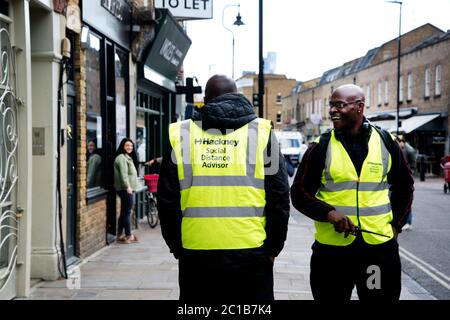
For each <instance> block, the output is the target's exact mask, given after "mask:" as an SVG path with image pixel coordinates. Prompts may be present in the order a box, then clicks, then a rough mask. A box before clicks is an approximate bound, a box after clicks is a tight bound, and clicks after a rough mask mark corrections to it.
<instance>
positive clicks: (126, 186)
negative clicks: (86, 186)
mask: <svg viewBox="0 0 450 320" xmlns="http://www.w3.org/2000/svg"><path fill="white" fill-rule="evenodd" d="M137 168H138V159H137V155H136V151H135V149H134V143H133V141H132V140H131V139H128V138H123V139H122V141H121V142H120V145H119V147H118V148H117V152H116V158H115V160H114V188H115V189H116V191H117V194H118V196H119V197H120V217H119V225H118V230H117V231H118V232H117V241H119V242H122V243H131V242H137V241H138V239H137V237H136V236H135V235H133V234H131V210H132V208H133V205H134V193H135V191H136V189H137V188H138V177H137ZM124 231H125V234H124Z"/></svg>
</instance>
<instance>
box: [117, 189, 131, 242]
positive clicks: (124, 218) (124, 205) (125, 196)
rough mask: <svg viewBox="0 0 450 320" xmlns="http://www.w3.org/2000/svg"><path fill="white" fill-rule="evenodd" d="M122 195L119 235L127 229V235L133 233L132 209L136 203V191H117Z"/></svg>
mask: <svg viewBox="0 0 450 320" xmlns="http://www.w3.org/2000/svg"><path fill="white" fill-rule="evenodd" d="M117 194H118V195H119V197H120V216H119V223H118V227H117V235H118V236H120V235H122V234H123V232H124V230H125V235H126V236H127V237H128V236H130V235H131V210H132V209H133V205H134V192H133V193H132V194H129V193H128V192H127V191H126V190H120V191H117Z"/></svg>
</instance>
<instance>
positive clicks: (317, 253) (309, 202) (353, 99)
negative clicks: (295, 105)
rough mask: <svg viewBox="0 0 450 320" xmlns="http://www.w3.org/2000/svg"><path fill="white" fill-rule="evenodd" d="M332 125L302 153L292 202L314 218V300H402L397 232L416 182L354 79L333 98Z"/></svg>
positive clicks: (331, 103) (331, 102)
mask: <svg viewBox="0 0 450 320" xmlns="http://www.w3.org/2000/svg"><path fill="white" fill-rule="evenodd" d="M329 104H330V109H329V114H330V116H331V120H332V121H333V126H334V129H333V130H332V131H330V132H327V133H324V134H322V135H321V136H320V137H319V139H317V141H316V143H312V144H311V146H310V147H309V148H308V150H307V152H306V153H305V155H304V156H303V159H302V162H301V164H300V167H299V170H298V172H297V174H296V177H295V180H294V183H293V185H292V187H291V199H292V203H293V205H294V207H295V208H297V209H298V210H299V211H300V212H302V213H303V214H305V215H306V216H308V217H310V218H312V219H314V220H315V227H316V233H315V240H316V241H315V242H314V244H313V247H312V249H313V254H312V257H311V274H310V284H311V289H312V293H313V296H314V299H315V300H349V299H350V297H351V293H352V290H353V287H354V286H355V285H356V288H357V292H358V297H359V299H360V300H371V299H386V300H398V299H399V297H400V291H401V264H400V258H399V253H398V243H397V234H398V232H401V228H402V226H403V225H404V224H405V220H406V216H407V213H408V211H409V208H410V207H411V203H412V197H413V191H414V186H413V185H414V180H413V179H412V176H411V173H410V171H409V169H408V167H407V165H406V163H405V160H404V158H403V155H402V153H401V150H400V149H399V148H398V145H397V144H396V143H395V142H394V140H393V139H392V136H391V135H390V134H389V133H388V132H386V131H383V130H382V129H380V128H378V127H375V126H373V125H372V124H370V123H369V122H368V120H367V119H366V118H365V117H364V116H363V112H364V106H365V97H364V92H363V90H362V89H361V88H360V87H358V86H356V85H353V84H350V85H343V86H340V87H339V88H337V89H336V90H335V91H334V92H333V93H332V95H331V98H330V102H329Z"/></svg>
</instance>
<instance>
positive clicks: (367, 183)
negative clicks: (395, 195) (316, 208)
mask: <svg viewBox="0 0 450 320" xmlns="http://www.w3.org/2000/svg"><path fill="white" fill-rule="evenodd" d="M368 147H369V151H368V154H367V157H366V159H365V160H364V163H363V165H362V168H361V173H360V176H359V178H358V174H357V173H356V169H355V167H354V165H353V162H352V160H351V159H350V157H349V155H348V154H347V151H346V150H345V148H344V146H343V145H342V144H341V143H340V142H339V141H338V140H337V139H336V137H335V135H334V130H333V131H332V132H331V137H330V141H329V143H328V149H327V153H326V160H325V167H324V170H323V172H322V181H321V186H320V188H319V190H318V192H317V194H316V197H317V198H318V199H319V200H322V201H324V202H326V203H328V204H330V205H332V206H333V207H335V208H336V211H337V212H339V213H343V214H345V215H346V216H348V217H349V218H350V219H351V220H352V222H353V224H354V225H359V226H360V227H361V229H365V230H369V231H373V232H376V233H379V234H383V235H387V236H389V237H390V238H392V237H393V231H392V227H391V224H390V222H391V221H392V210H391V204H390V200H389V184H388V182H387V174H388V172H389V170H390V169H391V162H392V160H391V156H390V154H389V151H388V149H387V148H386V146H385V144H384V143H383V141H382V139H381V136H380V134H379V133H378V132H377V131H376V130H372V134H371V136H370V139H369V145H368ZM315 226H316V234H315V238H316V240H317V241H318V242H320V243H323V244H328V245H335V246H346V245H349V244H351V243H352V242H353V241H354V240H355V238H356V237H355V236H353V235H349V236H348V237H347V238H344V233H338V232H336V231H335V230H334V226H333V225H332V224H331V223H329V222H318V221H316V222H315ZM362 236H363V239H364V241H365V242H366V243H368V244H381V243H384V242H386V241H388V240H390V238H387V237H381V236H379V235H374V234H371V233H366V232H363V233H362Z"/></svg>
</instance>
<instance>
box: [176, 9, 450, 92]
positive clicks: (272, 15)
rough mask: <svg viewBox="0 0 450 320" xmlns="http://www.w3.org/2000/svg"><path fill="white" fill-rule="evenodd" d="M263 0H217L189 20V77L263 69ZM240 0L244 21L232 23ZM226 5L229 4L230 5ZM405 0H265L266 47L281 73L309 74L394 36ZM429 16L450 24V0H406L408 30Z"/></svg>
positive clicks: (404, 27)
mask: <svg viewBox="0 0 450 320" xmlns="http://www.w3.org/2000/svg"><path fill="white" fill-rule="evenodd" d="M258 3H259V2H258V0H240V1H239V0H213V19H208V20H190V21H187V22H185V28H186V32H187V34H188V36H189V38H190V39H191V40H192V45H191V47H190V49H189V51H188V53H187V55H186V57H185V60H184V75H185V77H193V76H195V77H196V78H197V79H198V81H199V84H200V85H202V86H204V84H205V83H206V81H207V80H208V78H209V77H210V76H212V75H214V74H216V73H220V74H225V75H228V76H230V77H231V75H232V39H233V35H232V33H231V32H230V31H228V30H226V29H225V28H224V27H223V25H222V17H223V21H224V24H225V26H226V27H227V28H229V29H231V30H232V32H233V34H234V38H235V46H234V49H235V50H234V51H235V62H234V68H235V69H234V70H235V72H234V75H235V79H237V78H239V77H240V76H241V75H242V71H254V72H256V73H257V72H258V57H259V51H258V48H259V43H258V32H259V31H258V19H259V12H258V8H259V5H258ZM233 4H234V5H236V4H240V13H241V16H242V21H243V22H244V23H245V25H243V26H239V27H238V26H234V25H233V22H234V21H235V20H236V15H237V12H238V7H237V6H229V7H226V6H227V5H233ZM224 7H226V8H225V9H224ZM399 8H400V5H398V4H394V3H386V2H385V1H384V0H308V1H305V0H264V7H263V11H264V19H263V21H264V27H263V35H264V40H263V54H264V57H266V56H267V52H269V51H272V52H276V55H277V60H276V69H275V72H276V73H277V74H285V75H286V76H287V77H288V78H291V79H296V80H298V81H307V80H311V79H314V78H316V77H320V76H321V75H322V74H323V72H324V71H327V70H329V69H332V68H335V67H338V66H340V65H342V64H343V63H345V62H347V61H350V60H353V59H356V58H358V57H361V56H364V55H365V54H366V53H367V51H368V50H370V49H373V48H375V47H378V46H380V45H381V44H383V43H385V42H387V41H389V40H392V39H396V38H397V36H398V31H399V30H398V27H399V13H400V10H399ZM425 23H431V24H433V25H434V26H436V27H438V28H440V29H441V30H443V31H447V30H449V29H450V0H403V5H402V23H401V31H402V34H403V33H406V32H408V31H411V30H413V29H415V28H417V27H419V26H421V25H423V24H425Z"/></svg>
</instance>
